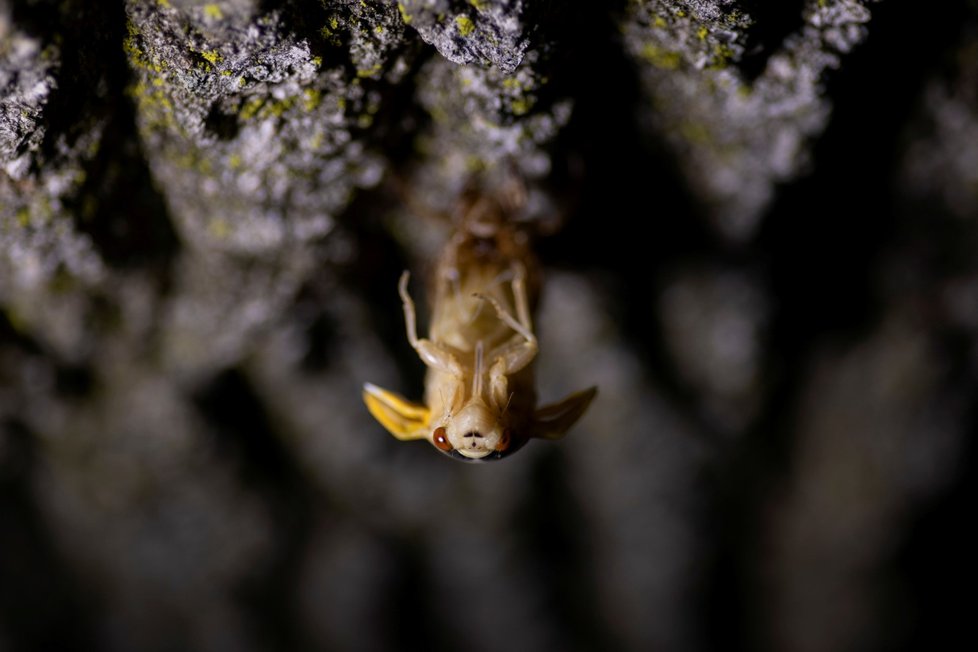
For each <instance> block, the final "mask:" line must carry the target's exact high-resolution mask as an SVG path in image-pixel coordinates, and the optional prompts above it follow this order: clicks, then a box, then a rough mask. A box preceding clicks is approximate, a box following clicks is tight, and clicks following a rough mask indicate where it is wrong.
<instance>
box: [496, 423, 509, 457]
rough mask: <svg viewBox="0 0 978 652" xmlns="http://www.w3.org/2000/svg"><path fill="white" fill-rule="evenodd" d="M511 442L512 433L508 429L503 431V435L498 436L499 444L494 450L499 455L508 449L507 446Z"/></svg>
mask: <svg viewBox="0 0 978 652" xmlns="http://www.w3.org/2000/svg"><path fill="white" fill-rule="evenodd" d="M512 440H513V431H512V430H510V429H509V428H506V429H505V430H503V434H501V435H500V436H499V443H498V444H496V450H497V451H499V452H500V453H501V452H503V451H504V450H506V449H507V448H509V444H510V443H511V442H512Z"/></svg>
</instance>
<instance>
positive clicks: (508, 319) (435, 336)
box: [363, 197, 597, 460]
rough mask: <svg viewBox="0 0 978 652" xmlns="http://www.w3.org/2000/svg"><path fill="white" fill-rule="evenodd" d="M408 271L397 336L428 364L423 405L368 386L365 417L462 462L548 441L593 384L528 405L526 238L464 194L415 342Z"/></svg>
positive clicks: (532, 282) (531, 282)
mask: <svg viewBox="0 0 978 652" xmlns="http://www.w3.org/2000/svg"><path fill="white" fill-rule="evenodd" d="M408 278H409V277H408V273H407V272H405V273H404V274H403V275H402V276H401V281H400V284H399V286H398V290H399V292H400V296H401V299H402V301H403V305H404V318H405V322H406V327H407V337H408V341H409V342H410V343H411V346H412V347H414V349H415V351H417V352H418V355H419V356H420V357H421V359H422V361H423V362H424V363H425V365H426V366H427V367H428V374H427V377H426V379H425V403H424V405H421V404H418V403H414V402H411V401H409V400H407V399H405V398H404V397H402V396H399V395H397V394H394V393H393V392H390V391H388V390H385V389H382V388H380V387H377V386H375V385H372V384H370V383H367V384H366V385H365V386H364V392H363V398H364V401H365V402H366V404H367V407H368V409H369V410H370V413H371V414H372V415H373V416H374V417H375V418H376V419H377V420H378V421H379V422H380V423H381V424H382V425H383V426H384V427H385V428H387V430H389V431H390V432H391V434H393V435H394V436H395V437H397V438H398V439H404V440H410V439H427V440H428V441H429V442H431V443H432V444H433V445H434V446H435V447H436V448H438V449H439V450H441V451H442V452H445V453H447V454H449V455H451V456H452V457H455V458H457V459H463V460H487V459H500V458H502V457H504V456H506V455H508V454H510V453H512V452H514V451H516V450H517V449H519V448H520V447H522V446H523V444H525V443H526V442H527V441H528V440H529V439H530V438H533V437H541V438H545V439H557V438H560V437H562V436H563V435H564V434H565V433H566V432H567V430H568V429H569V428H570V427H571V426H572V425H573V424H574V423H575V422H576V421H577V420H578V419H579V418H580V417H581V415H582V414H583V413H584V411H585V410H586V409H587V406H588V405H589V404H590V402H591V400H592V399H593V398H594V396H595V394H596V392H597V390H596V388H593V387H592V388H591V389H588V390H584V391H582V392H577V393H575V394H572V395H570V396H568V397H567V398H565V399H564V400H562V401H560V402H558V403H556V404H553V405H550V406H546V407H543V408H540V409H537V408H536V390H535V387H534V378H533V364H532V363H533V361H534V358H535V357H536V354H537V346H538V345H537V338H536V336H535V335H534V333H533V325H532V322H531V316H530V315H531V308H532V306H533V305H534V304H535V302H536V296H537V287H538V282H537V265H536V261H535V259H534V257H533V256H532V253H531V251H530V249H529V244H528V238H527V237H526V234H525V233H524V232H522V231H520V230H519V229H518V228H516V227H515V226H514V225H513V224H512V223H510V222H509V221H507V220H506V219H505V211H504V210H503V209H502V207H501V206H500V205H499V204H498V203H497V202H495V201H493V200H491V199H489V198H486V197H474V198H470V200H469V202H468V203H467V204H466V205H465V207H464V212H463V215H462V219H461V220H460V221H459V228H458V230H457V232H456V234H455V235H454V237H452V239H451V240H450V241H449V242H448V244H447V245H446V246H445V250H444V252H443V253H442V255H441V257H440V259H439V262H438V265H437V267H436V270H435V277H434V285H433V292H432V297H433V300H432V308H433V309H432V315H431V324H430V328H429V331H430V332H429V337H428V338H419V337H418V335H417V327H416V314H415V307H414V302H413V300H412V299H411V296H410V295H409V294H408V290H407V284H408Z"/></svg>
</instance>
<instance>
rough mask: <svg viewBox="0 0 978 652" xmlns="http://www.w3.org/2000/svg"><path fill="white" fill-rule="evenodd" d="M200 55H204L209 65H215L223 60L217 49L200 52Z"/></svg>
mask: <svg viewBox="0 0 978 652" xmlns="http://www.w3.org/2000/svg"><path fill="white" fill-rule="evenodd" d="M200 56H202V57H204V59H206V60H207V61H209V62H210V63H211V65H215V66H216V65H217V64H218V63H219V62H221V61H224V57H222V56H221V55H220V53H219V52H218V51H217V50H207V51H206V52H201V53H200Z"/></svg>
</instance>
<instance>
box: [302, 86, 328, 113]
mask: <svg viewBox="0 0 978 652" xmlns="http://www.w3.org/2000/svg"><path fill="white" fill-rule="evenodd" d="M302 96H303V100H302V107H303V108H304V109H305V110H306V111H313V110H315V109H316V108H317V107H318V106H319V105H320V104H322V102H323V94H322V92H321V91H320V90H319V89H316V88H307V89H306V90H304V91H303V92H302Z"/></svg>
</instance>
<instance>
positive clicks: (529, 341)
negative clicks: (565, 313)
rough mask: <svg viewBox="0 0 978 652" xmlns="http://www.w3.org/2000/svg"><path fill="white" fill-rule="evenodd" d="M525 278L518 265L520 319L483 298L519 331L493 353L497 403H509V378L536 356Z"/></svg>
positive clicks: (516, 287)
mask: <svg viewBox="0 0 978 652" xmlns="http://www.w3.org/2000/svg"><path fill="white" fill-rule="evenodd" d="M525 278H526V274H525V271H524V269H523V266H522V265H520V264H515V265H514V275H513V282H512V287H513V299H514V300H515V303H516V314H517V316H518V317H519V319H518V320H517V319H514V318H513V316H512V315H511V314H510V313H509V311H507V310H506V309H505V308H503V306H502V305H501V304H500V303H499V301H498V300H497V299H496V298H495V297H492V296H488V295H485V296H483V297H482V298H483V299H485V300H486V301H488V302H489V303H490V304H491V305H492V307H493V308H494V309H495V310H496V314H497V315H498V316H499V319H501V320H502V321H503V322H504V323H505V324H506V325H507V326H509V327H510V328H512V329H513V330H514V331H516V335H514V336H513V338H512V340H511V341H510V342H508V343H506V344H503V345H502V346H499V347H497V348H495V349H493V351H492V352H491V353H490V359H491V360H493V363H492V366H491V367H490V368H489V388H490V391H491V392H492V396H493V398H494V399H495V400H496V402H497V404H504V403H505V402H506V401H507V400H509V399H508V397H507V396H506V393H507V386H508V384H509V381H508V378H507V377H508V376H509V375H511V374H515V373H516V372H518V371H520V370H521V369H523V368H524V367H526V365H528V364H530V362H532V361H533V358H535V357H536V355H537V350H538V345H537V338H536V335H534V334H533V326H532V323H531V322H530V307H529V301H528V300H527V296H526V281H525ZM480 296H481V295H480Z"/></svg>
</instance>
